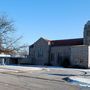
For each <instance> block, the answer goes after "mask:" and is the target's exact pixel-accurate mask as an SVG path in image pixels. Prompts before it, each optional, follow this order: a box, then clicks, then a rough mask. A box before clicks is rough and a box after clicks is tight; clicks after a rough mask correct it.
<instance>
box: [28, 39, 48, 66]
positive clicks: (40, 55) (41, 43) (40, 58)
mask: <svg viewBox="0 0 90 90" xmlns="http://www.w3.org/2000/svg"><path fill="white" fill-rule="evenodd" d="M29 51H30V56H31V64H36V65H45V64H47V63H48V55H49V45H48V42H47V41H46V40H44V39H42V38H40V39H39V40H38V41H37V42H35V43H34V46H33V47H32V48H30V50H29Z"/></svg>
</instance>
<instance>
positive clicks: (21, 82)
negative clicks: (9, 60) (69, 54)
mask: <svg viewBox="0 0 90 90" xmlns="http://www.w3.org/2000/svg"><path fill="white" fill-rule="evenodd" d="M81 74H83V73H82V72H79V71H77V70H75V71H74V72H73V70H68V69H65V70H64V69H50V70H48V69H43V70H38V71H33V70H31V71H28V72H27V71H26V72H25V71H22V72H21V71H19V72H16V71H15V70H14V71H9V70H7V69H1V71H0V90H90V88H86V87H80V86H79V85H71V84H69V83H67V82H65V81H64V80H63V78H65V77H67V76H74V75H81Z"/></svg>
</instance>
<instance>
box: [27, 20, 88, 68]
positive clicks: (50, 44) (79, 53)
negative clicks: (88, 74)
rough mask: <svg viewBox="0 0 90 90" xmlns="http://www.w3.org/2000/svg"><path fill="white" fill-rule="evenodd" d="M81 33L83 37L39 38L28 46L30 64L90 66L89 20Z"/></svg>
mask: <svg viewBox="0 0 90 90" xmlns="http://www.w3.org/2000/svg"><path fill="white" fill-rule="evenodd" d="M83 34H84V35H83V36H84V37H83V38H77V39H66V40H46V39H44V38H40V39H39V40H37V41H36V42H35V43H34V44H32V45H30V47H29V56H30V60H31V64H35V65H55V66H78V67H83V68H90V21H88V22H87V23H86V24H85V26H84V33H83Z"/></svg>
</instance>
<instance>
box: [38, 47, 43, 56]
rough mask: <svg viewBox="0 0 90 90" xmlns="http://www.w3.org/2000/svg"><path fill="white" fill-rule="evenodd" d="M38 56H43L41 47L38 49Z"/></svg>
mask: <svg viewBox="0 0 90 90" xmlns="http://www.w3.org/2000/svg"><path fill="white" fill-rule="evenodd" d="M38 57H43V50H42V49H41V48H39V49H38Z"/></svg>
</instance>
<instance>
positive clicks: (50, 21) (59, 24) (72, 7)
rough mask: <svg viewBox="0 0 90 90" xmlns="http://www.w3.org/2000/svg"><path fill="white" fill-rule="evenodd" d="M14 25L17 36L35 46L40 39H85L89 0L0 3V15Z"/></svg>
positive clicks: (7, 0) (21, 0) (19, 0)
mask: <svg viewBox="0 0 90 90" xmlns="http://www.w3.org/2000/svg"><path fill="white" fill-rule="evenodd" d="M4 12H5V13H6V14H7V15H8V16H9V18H11V19H13V20H14V21H15V26H16V29H17V33H16V36H20V35H23V39H22V43H28V44H32V43H33V42H35V41H36V40H37V39H38V38H40V37H44V38H47V39H51V40H52V39H55V40H56V39H69V38H81V37H83V27H84V24H85V23H86V22H87V20H90V0H0V13H4Z"/></svg>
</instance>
